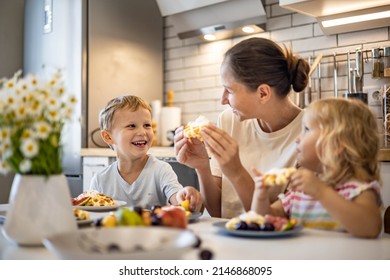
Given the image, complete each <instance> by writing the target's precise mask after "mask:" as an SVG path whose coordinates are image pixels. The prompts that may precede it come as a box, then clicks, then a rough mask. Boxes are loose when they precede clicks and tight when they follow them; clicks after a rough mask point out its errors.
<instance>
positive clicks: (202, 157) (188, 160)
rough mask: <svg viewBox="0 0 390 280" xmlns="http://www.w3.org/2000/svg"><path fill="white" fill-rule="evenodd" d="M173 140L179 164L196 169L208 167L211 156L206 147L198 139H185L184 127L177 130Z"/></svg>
mask: <svg viewBox="0 0 390 280" xmlns="http://www.w3.org/2000/svg"><path fill="white" fill-rule="evenodd" d="M173 140H174V146H175V154H176V159H177V161H178V162H180V163H182V164H185V165H187V166H188V167H191V168H195V169H198V168H201V167H204V166H208V164H209V156H208V154H207V151H206V148H205V145H204V144H203V142H201V141H200V140H199V139H197V138H191V139H188V138H185V137H184V136H183V126H180V127H179V128H177V129H176V131H175V137H174V139H173Z"/></svg>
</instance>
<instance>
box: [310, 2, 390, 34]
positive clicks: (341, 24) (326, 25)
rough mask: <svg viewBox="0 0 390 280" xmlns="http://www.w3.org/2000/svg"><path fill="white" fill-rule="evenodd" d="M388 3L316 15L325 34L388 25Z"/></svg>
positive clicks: (389, 14) (389, 7)
mask: <svg viewBox="0 0 390 280" xmlns="http://www.w3.org/2000/svg"><path fill="white" fill-rule="evenodd" d="M389 18H390V5H387V6H381V7H375V8H371V9H364V10H357V11H352V12H348V13H343V14H335V15H329V16H322V17H318V18H317V20H318V23H319V25H320V27H321V29H322V31H323V32H324V34H325V35H333V34H339V33H346V32H353V31H362V30H367V29H374V28H380V27H388V26H389Z"/></svg>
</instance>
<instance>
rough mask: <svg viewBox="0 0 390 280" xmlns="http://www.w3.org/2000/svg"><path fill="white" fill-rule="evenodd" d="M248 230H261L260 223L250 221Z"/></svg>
mask: <svg viewBox="0 0 390 280" xmlns="http://www.w3.org/2000/svg"><path fill="white" fill-rule="evenodd" d="M248 230H255V231H259V230H260V226H259V224H258V223H249V224H248Z"/></svg>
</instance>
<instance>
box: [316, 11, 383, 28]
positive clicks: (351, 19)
mask: <svg viewBox="0 0 390 280" xmlns="http://www.w3.org/2000/svg"><path fill="white" fill-rule="evenodd" d="M388 17H390V11H385V12H378V13H372V14H365V15H358V16H351V17H344V18H337V19H330V20H324V21H322V25H323V26H324V27H325V28H326V27H332V26H338V25H344V24H352V23H357V22H362V21H370V20H376V19H383V18H388Z"/></svg>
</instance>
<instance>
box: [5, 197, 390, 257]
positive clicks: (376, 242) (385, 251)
mask: <svg viewBox="0 0 390 280" xmlns="http://www.w3.org/2000/svg"><path fill="white" fill-rule="evenodd" d="M1 206H2V205H0V209H1ZM93 214H95V215H96V214H97V213H93ZM98 215H104V214H102V213H99V214H98ZM220 221H226V220H225V219H218V218H212V217H209V216H206V215H204V216H202V217H200V219H199V220H198V221H196V222H194V223H191V224H189V226H188V228H189V229H190V230H192V231H193V232H194V233H195V234H197V235H198V236H199V237H200V239H201V241H202V243H201V248H207V249H208V250H210V251H211V252H212V253H213V256H214V259H217V260H260V259H264V260H278V259H284V260H294V259H298V260H308V259H309V260H351V259H361V260H380V259H383V260H385V259H386V260H388V259H390V235H389V234H383V236H381V237H380V238H378V239H362V238H355V237H352V236H351V235H349V234H347V233H340V232H332V231H324V230H314V229H306V228H305V229H303V230H302V231H301V232H300V233H299V234H297V235H294V236H288V237H284V238H243V237H234V236H230V235H225V234H221V233H219V232H218V229H217V228H216V227H215V226H213V224H214V223H216V222H220ZM1 229H2V225H0V231H1ZM79 230H82V229H79ZM286 248H288V249H286ZM198 254H199V251H198V250H197V249H193V250H191V251H190V252H189V253H186V254H185V255H184V259H187V260H192V259H198ZM0 259H7V260H11V259H24V260H31V259H38V260H48V259H56V257H55V255H54V254H53V253H52V252H50V251H49V250H48V249H46V248H45V247H43V246H42V247H19V246H17V245H15V244H13V243H11V242H10V241H8V240H7V239H6V238H5V237H4V235H3V234H1V233H0Z"/></svg>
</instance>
